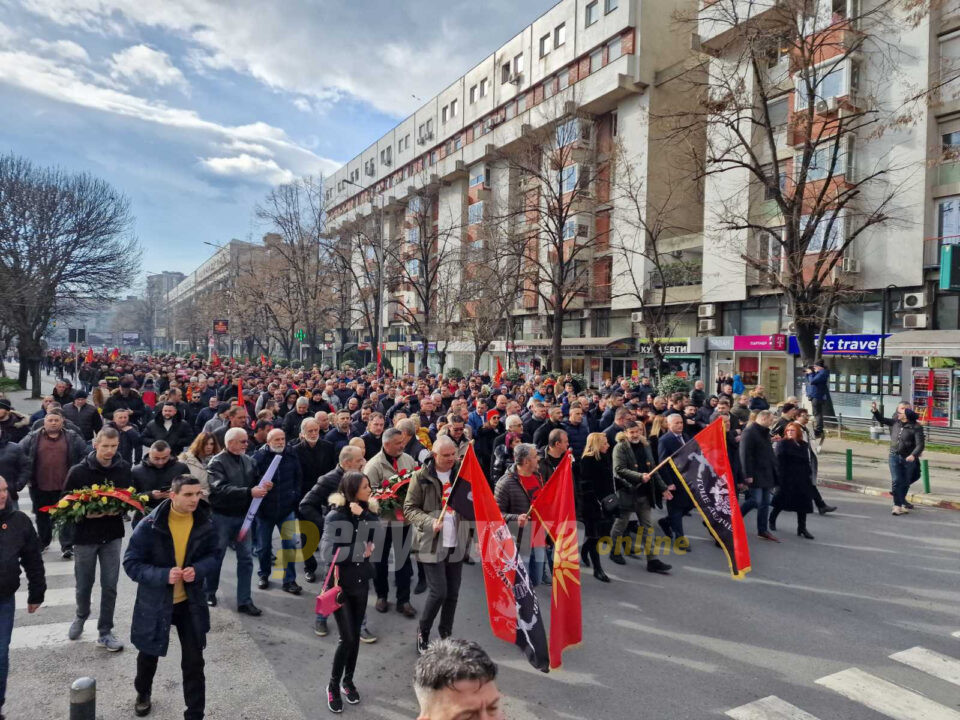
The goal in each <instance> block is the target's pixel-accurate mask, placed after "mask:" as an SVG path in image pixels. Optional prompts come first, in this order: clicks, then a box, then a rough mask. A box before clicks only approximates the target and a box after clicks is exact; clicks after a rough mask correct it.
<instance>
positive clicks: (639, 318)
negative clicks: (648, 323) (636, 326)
mask: <svg viewBox="0 0 960 720" xmlns="http://www.w3.org/2000/svg"><path fill="white" fill-rule="evenodd" d="M630 322H635V323H638V322H643V313H642V312H632V313H630Z"/></svg>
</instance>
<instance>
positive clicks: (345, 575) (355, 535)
mask: <svg viewBox="0 0 960 720" xmlns="http://www.w3.org/2000/svg"><path fill="white" fill-rule="evenodd" d="M361 506H364V504H363V503H361ZM330 508H331V509H330V512H328V513H327V516H326V517H325V518H324V520H323V536H322V538H321V540H320V557H321V559H322V560H323V562H324V563H327V564H329V563H330V562H331V561H332V560H333V557H334V554H335V553H337V555H336V559H337V574H338V576H339V577H338V579H339V583H340V587H341V588H342V589H343V591H344V592H345V593H348V594H351V595H362V596H366V594H367V592H368V588H369V587H370V580H372V579H373V564H372V563H371V562H370V559H369V558H365V557H364V556H363V553H364V549H365V547H366V543H367V542H374V538H375V537H376V532H377V528H378V526H379V524H380V518H379V516H378V515H377V513H378V512H379V505H378V504H377V501H376V500H373V499H371V500H370V502H369V503H367V504H366V506H365V507H363V513H362V514H360V515H354V514H353V513H352V512H351V511H350V507H349V506H348V505H347V500H346V498H345V497H344V496H343V495H341V494H340V493H334V494H333V495H331V496H330ZM347 528H349V529H350V532H346V529H347ZM338 551H339V552H338ZM374 552H376V549H374ZM332 582H333V581H332V580H331V583H332ZM324 589H325V588H321V592H322V591H323V590H324Z"/></svg>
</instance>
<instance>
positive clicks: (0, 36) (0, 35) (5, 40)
mask: <svg viewBox="0 0 960 720" xmlns="http://www.w3.org/2000/svg"><path fill="white" fill-rule="evenodd" d="M16 36H17V34H16V33H15V32H14V31H13V28H11V27H9V26H8V25H4V24H3V23H2V22H0V48H2V47H6V46H7V45H8V44H9V43H11V42H13V39H14V38H15V37H16Z"/></svg>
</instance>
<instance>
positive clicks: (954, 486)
mask: <svg viewBox="0 0 960 720" xmlns="http://www.w3.org/2000/svg"><path fill="white" fill-rule="evenodd" d="M848 448H849V449H851V450H852V451H853V479H852V481H849V480H847V473H846V467H847V460H846V451H847V449H848ZM888 455H889V440H888V439H887V438H886V437H884V438H882V439H881V440H879V441H875V442H871V441H858V440H846V439H844V440H838V439H836V438H832V437H828V438H827V440H826V442H824V444H823V450H822V451H821V453H820V468H819V480H820V484H821V485H825V486H826V487H832V488H836V489H838V490H850V491H853V492H860V493H864V494H867V495H883V496H889V495H890V471H889V469H888V466H887V457H888ZM922 458H923V459H925V460H926V461H927V462H928V464H929V468H930V493H929V494H926V493H924V492H923V480H922V479H920V480H918V481H917V482H915V483H914V484H913V485H912V486H911V487H910V490H911V493H910V494H909V495H907V500H908V501H910V502H912V503H913V504H914V505H928V506H933V507H940V508H944V509H948V510H960V455H952V454H950V453H944V452H932V451H931V452H924V453H923V455H922Z"/></svg>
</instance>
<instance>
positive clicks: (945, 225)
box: [937, 195, 960, 245]
mask: <svg viewBox="0 0 960 720" xmlns="http://www.w3.org/2000/svg"><path fill="white" fill-rule="evenodd" d="M937 232H938V233H939V235H940V238H941V239H942V240H943V242H944V243H946V244H949V245H954V244H957V243H960V195H954V196H953V197H948V198H943V199H942V200H940V202H938V203H937Z"/></svg>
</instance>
